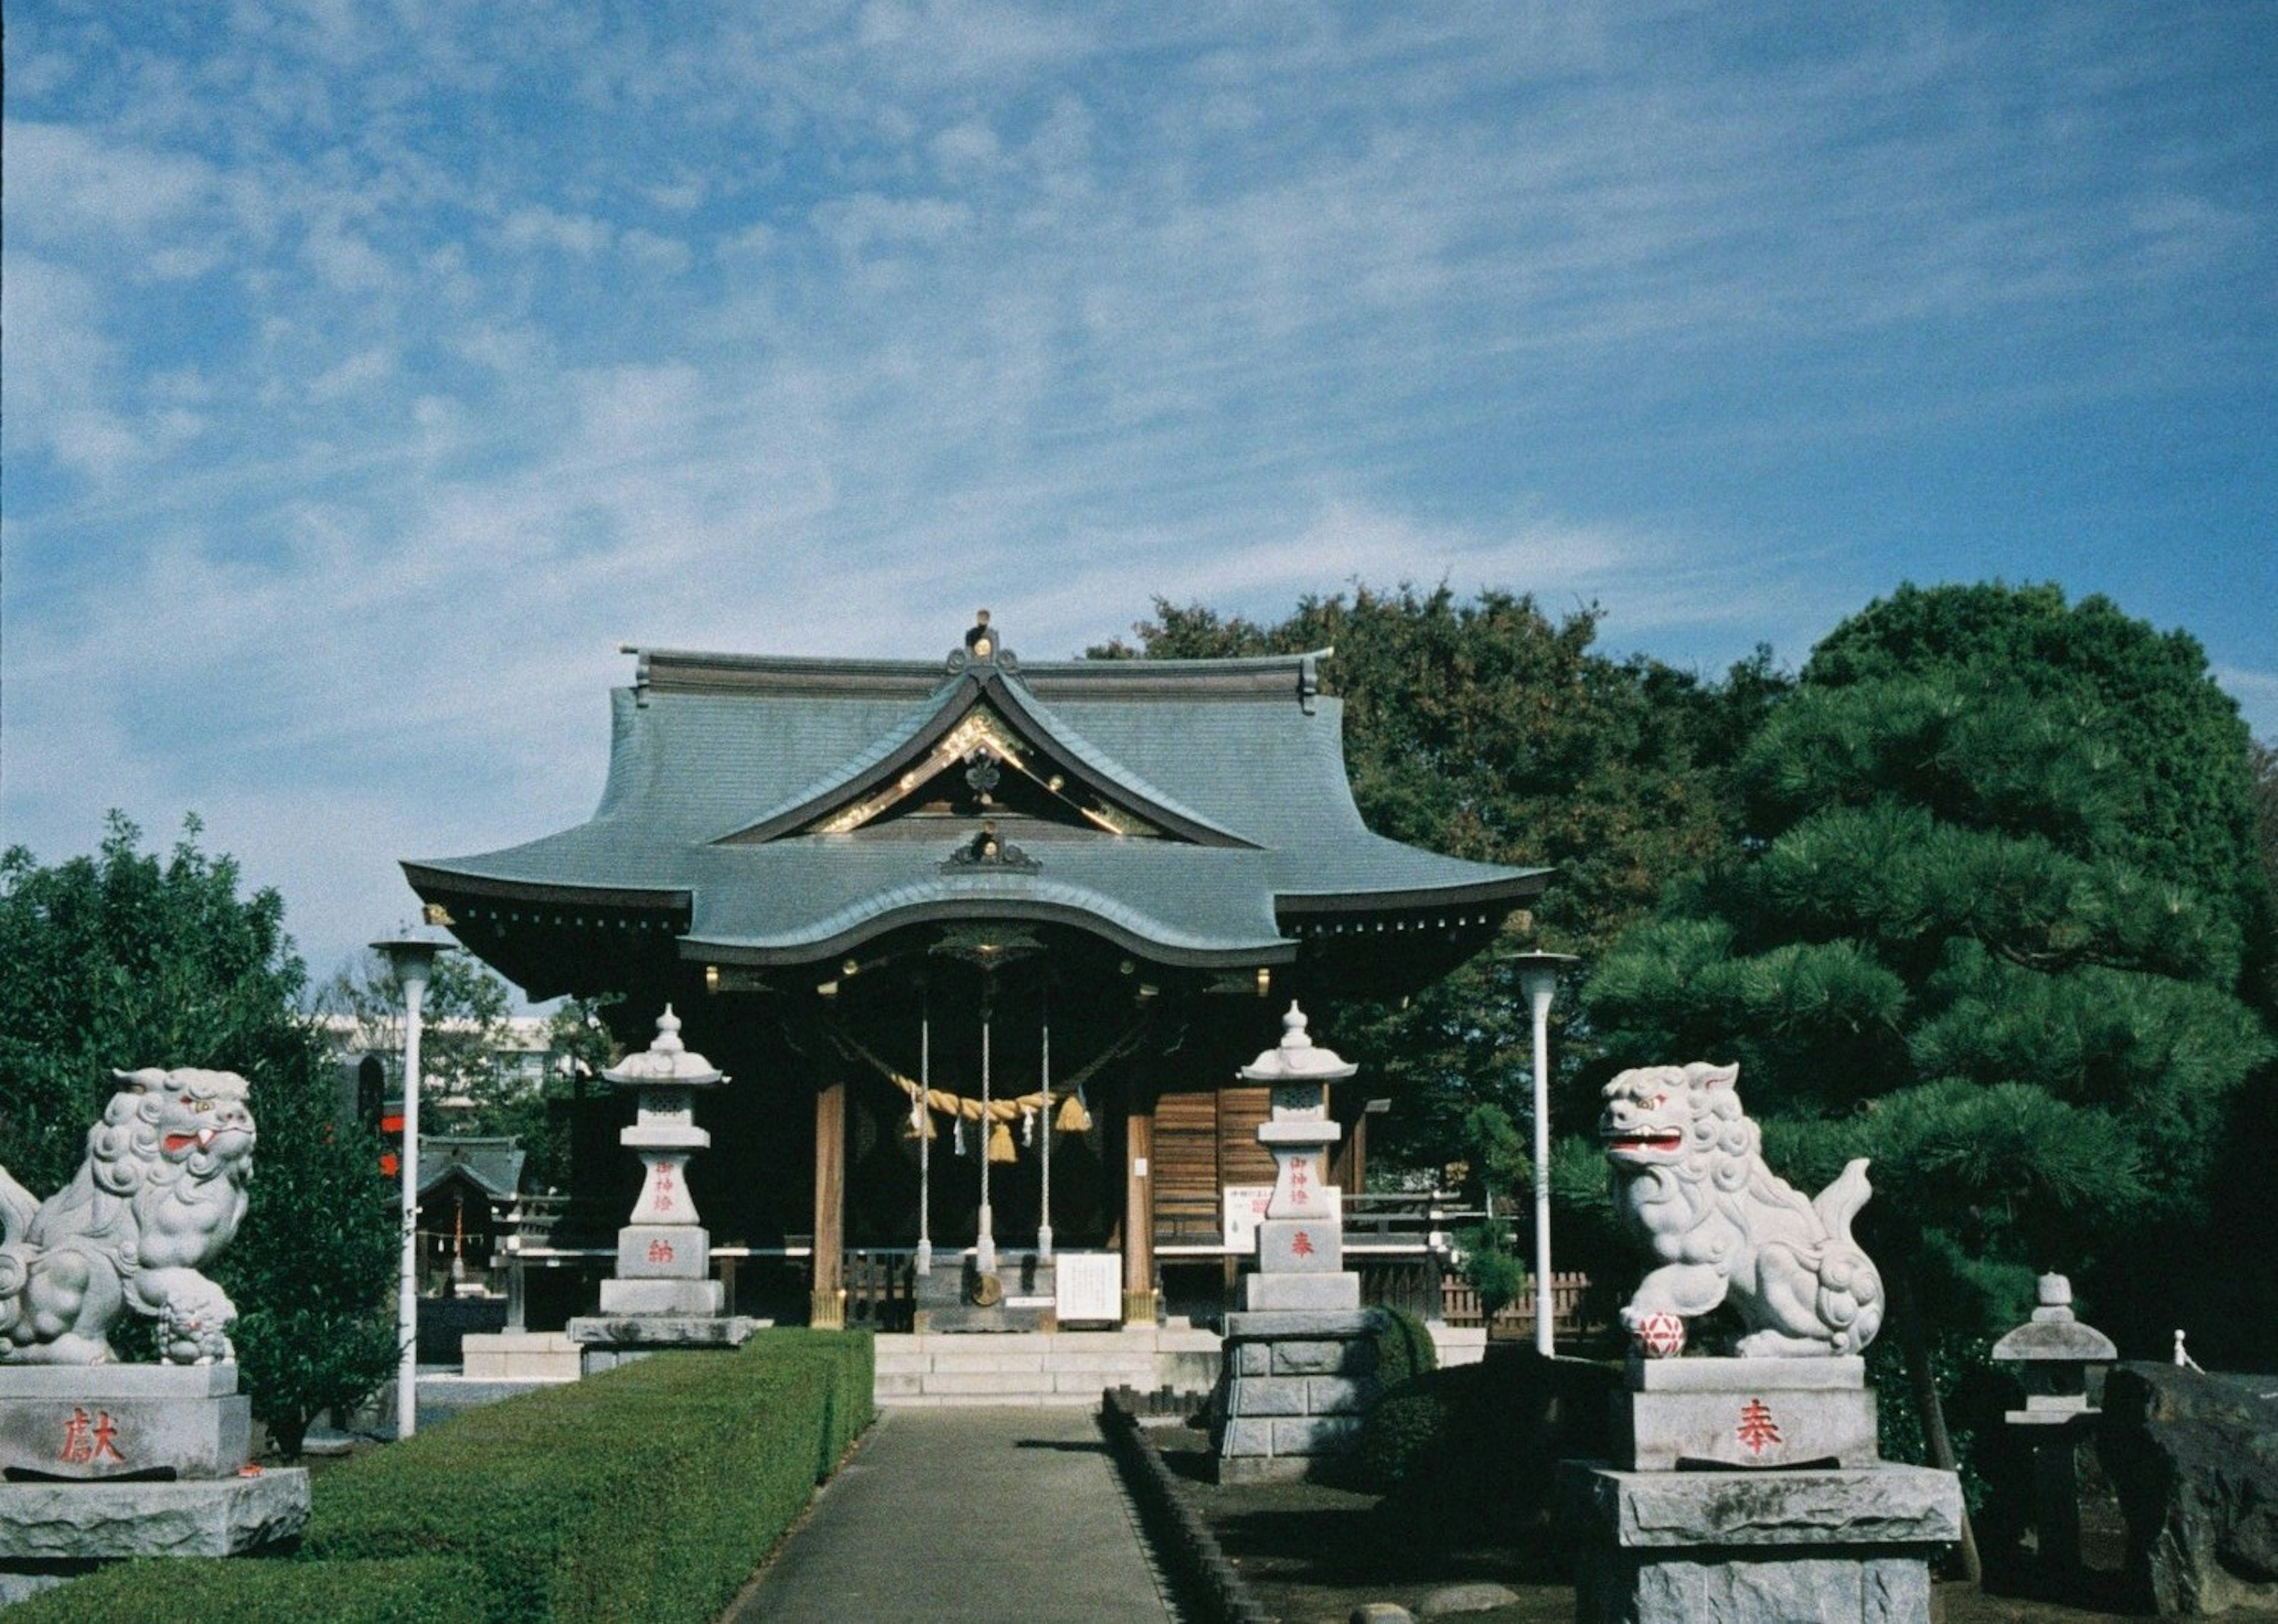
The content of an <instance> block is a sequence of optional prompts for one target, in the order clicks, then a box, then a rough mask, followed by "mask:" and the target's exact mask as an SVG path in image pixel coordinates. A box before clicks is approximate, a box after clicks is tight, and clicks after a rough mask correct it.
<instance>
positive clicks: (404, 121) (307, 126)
mask: <svg viewBox="0 0 2278 1624" xmlns="http://www.w3.org/2000/svg"><path fill="white" fill-rule="evenodd" d="M2252 32H2253V30H2252V29H2251V27H2245V26H2244V24H2243V23H2242V22H2241V21H2239V20H2238V19H2224V18H2223V17H2221V16H2219V15H2217V14H2216V13H2213V12H2205V13H2197V14H2194V15H2192V16H2191V17H2190V18H2188V19H2172V18H2171V19H2166V20H2165V21H2163V22H2162V23H2160V25H2159V26H2157V27H2154V26H2152V24H2150V23H2149V22H2147V21H2146V20H2144V19H2143V18H2142V17H2141V16H2140V15H2138V14H2137V13H2136V12H2135V11H2132V10H2131V9H2130V8H2128V7H2125V6H2120V5H2112V6H2106V5H2102V4H2086V5H2083V4H2068V5H2066V6H2063V7H2061V8H2058V7H2049V8H2038V7H2029V8H2027V10H2026V11H2024V12H2022V13H2014V14H2005V15H2004V16H2003V17H2001V18H1999V19H1991V18H1988V17H1985V16H1984V15H1983V14H1981V13H1979V12H1977V11H1974V10H1972V9H1971V8H1967V7H1960V6H1955V7H1938V6H1933V7H1930V8H1909V9H1907V10H1904V11H1892V12H1887V13H1877V12H1873V11H1869V12H1864V13H1856V14H1849V15H1846V16H1844V17H1840V18H1830V17H1827V16H1824V15H1823V14H1822V13H1820V12H1819V11H1817V9H1816V8H1808V9H1806V8H1798V9H1795V10H1793V11H1790V10H1786V9H1784V8H1774V9H1773V10H1771V11H1763V10H1762V8H1756V9H1754V10H1752V11H1749V12H1748V13H1747V15H1745V16H1743V15H1737V14H1733V15H1724V14H1719V13H1716V12H1715V11H1701V10H1700V9H1699V8H1696V7H1693V6H1689V5H1683V4H1653V3H1650V0H1640V3H1639V4H1612V3H1608V4H1592V5H1582V6H1567V5H1549V4H1541V5H1521V6H1512V5H1508V4H1481V5H1477V6H1464V5H1456V6H1451V7H1445V8H1437V9H1435V10H1434V11H1433V13H1431V14H1430V15H1429V16H1428V17H1423V18H1418V17H1414V16H1406V15H1395V14H1393V13H1379V12H1372V11H1359V12H1351V11H1341V10H1339V9H1338V8H1334V7H1330V6H1326V5H1324V6H1319V7H1314V6H1308V5H1297V6H1288V5H1275V6H1236V7H1232V8H1228V7H1222V6H1212V7H1200V6H1196V7H1184V6H1171V7H1153V6H1150V7H1119V6H1112V5H1102V6H1098V7H1078V8H1073V9H1071V8H1066V7H1060V6H1044V5H1033V6H1031V5H1016V4H987V5H980V6H975V5H950V4H920V3H915V0H913V3H911V4H889V3H886V0H876V3H874V4H859V5H848V4H829V3H826V0H814V3H813V4H787V5H782V6H770V7H768V8H765V9H764V10H761V11H738V12H732V13H722V12H721V11H716V10H715V9H713V8H704V7H677V6H668V7H663V8H653V9H650V10H646V11H635V12H629V13H626V14H624V15H623V16H622V17H619V18H617V19H612V20H601V19H597V18H596V17H595V16H594V15H593V14H592V13H591V12H590V11H588V10H586V9H585V8H581V7H572V6H569V5H566V4H564V5H547V4H541V5H538V6H535V7H516V8H514V9H513V10H512V11H511V12H507V11H500V10H498V9H497V8H493V7H488V6H484V5H480V4H471V3H458V0H421V4H417V5H411V6H398V7H395V8H392V9H390V10H387V11H372V10H369V9H366V8H357V7H350V6H344V5H337V4H316V3H313V0H312V3H310V4H300V5H293V6H272V7H261V8H240V9H239V10H237V11H233V12H231V13H230V14H229V15H228V16H227V17H226V18H225V19H218V20H217V19H206V20H205V21H204V22H203V23H199V24H196V25H195V26H194V25H193V22H192V20H191V19H187V17H185V18H183V19H173V18H172V17H171V16H168V15H167V14H164V13H150V14H149V15H148V16H146V17H143V18H141V19H135V18H131V17H128V18H109V17H103V18H98V17H97V16H96V15H95V14H91V13H81V12H80V11H78V10H77V9H76V8H73V7H69V6H65V5H63V4H47V3H46V0H27V4H21V5H17V6H13V7H11V14H10V44H11V50H10V63H9V65H10V70H11V73H10V80H11V82H10V89H11V98H10V100H11V106H10V111H11V119H10V121H9V123H8V126H7V128H6V131H5V148H4V157H5V164H6V172H5V187H4V192H0V204H4V209H5V225H6V233H5V249H6V255H7V260H6V276H5V280H4V285H0V293H4V299H5V305H6V308H5V311H4V323H5V343H6V357H5V359H6V363H7V364H6V366H5V368H4V372H0V388H4V408H5V411H4V418H0V433H4V436H5V450H6V453H7V462H6V472H7V487H6V496H7V502H6V508H5V514H4V530H0V537H4V543H5V546H6V550H7V565H8V568H7V572H6V576H5V580H4V591H5V597H4V599H0V614H4V616H5V630H6V638H5V642H4V645H0V661H4V674H5V684H4V690H0V728H4V731H0V822H4V826H5V827H4V834H5V835H6V837H7V838H9V839H23V840H27V841H29V842H32V843H33V844H34V846H35V847H38V848H40V849H41V850H43V851H46V852H49V853H50V854H57V855H60V854H62V853H64V852H66V851H69V850H77V849H81V848H84V847H85V846H87V845H88V844H89V843H90V842H92V840H93V839H94V838H95V834H96V827H97V820H98V819H99V816H100V813H101V812H102V810H103V807H105V806H107V805H111V804H119V805H123V806H125V807H126V809H127V810H129V811H130V812H134V814H136V815H137V816H139V817H141V819H142V820H143V821H145V822H146V823H147V824H149V825H151V826H152V827H166V826H168V825H170V824H171V823H172V820H173V818H174V816H175V815H176V813H177V812H179V811H180V809H183V808H189V807H195V808H196V809H198V810H200V811H201V812H204V813H205V814H206V815H207V816H208V818H209V821H210V826H211V827H212V829H213V834H214V840H215V842H216V843H217V844H219V845H222V846H224V847H225V848H226V849H233V850H241V852H243V853H244V855H245V856H246V858H247V860H248V867H249V868H250V870H251V871H252V872H253V873H256V875H257V876H262V877H266V878H274V879H276V880H277V881H279V883H281V884H284V885H285V886H286V888H287V896H288V902H289V903H291V905H292V909H293V913H294V919H295V920H296V923H297V925H298V927H299V928H300V929H301V931H302V934H303V936H304V938H306V939H307V940H308V942H309V944H310V948H311V950H312V952H313V953H314V954H315V955H316V956H317V958H318V959H319V962H320V963H328V962H329V961H330V960H331V959H332V958H333V957H337V956H338V954H339V953H340V952H342V951H345V950H346V949H347V947H348V946H349V945H352V944H353V943H354V942H355V941H359V940H361V939H362V937H363V934H369V932H370V930H371V929H372V928H374V926H375V923H376V922H377V923H385V922H386V919H388V918H390V917H392V916H393V913H394V911H396V910H397V909H398V908H400V906H401V902H402V898H403V894H402V892H401V886H400V881H398V880H397V879H396V878H395V876H394V870H393V859H394V858H396V857H398V856H402V855H409V854H413V853H430V854H432V853H434V852H437V851H440V850H467V849H476V848H480V847H485V846H489V845H493V844H498V843H502V842H506V841H508V840H511V839H517V838H523V837H525V836H528V835H535V834H538V833H541V832H543V831H544V830H546V829H547V828H549V827H557V826H559V825H561V824H562V823H565V822H568V821H569V820H572V819H574V818H575V817H576V816H577V815H579V813H581V812H582V811H583V810H584V808H585V805H586V804H588V803H589V802H590V799H591V797H592V794H593V793H594V792H595V791H596V789H598V786H599V782H600V758H601V755H602V753H603V752H604V751H605V749H606V739H605V737H604V733H603V722H602V707H601V702H600V695H601V690H603V689H604V688H605V687H606V686H607V685H608V684H609V683H610V682H615V681H618V680H621V679H622V677H623V673H624V669H625V667H624V662H623V660H621V659H620V658H619V657H618V656H617V655H616V654H615V647H616V644H617V643H618V642H619V641H620V640H625V639H631V640H634V641H645V642H650V643H656V644H683V645H689V644H699V645H700V644H712V645H717V646H727V647H756V648H766V649H774V650H778V651H796V652H867V653H905V654H918V655H928V654H930V653H931V652H934V651H935V650H936V648H938V647H942V646H945V645H946V644H947V642H948V641H949V640H951V639H952V638H953V637H954V636H955V634H956V631H957V629H959V626H960V625H961V623H962V617H963V615H964V614H966V613H967V611H968V610H969V609H970V608H971V607H972V606H974V605H975V604H977V603H980V602H982V601H987V602H989V603H990V605H991V606H992V607H993V608H994V609H996V610H997V612H998V614H999V616H1000V617H1001V619H1002V620H1003V621H1004V622H1005V625H1006V626H1007V628H1008V632H1009V633H1010V635H1011V636H1012V637H1013V641H1014V643H1015V645H1016V646H1018V647H1020V648H1021V650H1022V652H1024V653H1027V654H1028V655H1029V656H1030V657H1031V658H1049V657H1052V656H1056V655H1065V654H1067V653H1071V652H1074V651H1075V650H1077V649H1079V648H1081V647H1082V646H1083V645H1084V644H1087V643H1090V642H1095V641H1097V640H1099V639H1101V638H1103V637H1107V636H1110V635H1112V634H1114V633H1115V632H1118V631H1120V630H1122V629H1125V628H1127V627H1128V624H1129V623H1130V622H1131V621H1133V620H1135V619H1136V618H1138V617H1139V616H1140V615H1142V614H1145V613H1146V612H1147V609H1148V606H1149V603H1150V600H1151V599H1152V598H1153V597H1154V596H1156V595H1157V594H1158V593H1159V594H1163V595H1166V596H1169V597H1172V598H1173V599H1180V600H1182V601H1183V600H1189V599H1194V600H1200V601H1204V602H1209V603H1212V604H1215V605H1218V606H1223V607H1227V608H1231V609H1238V610H1241V611H1243V612H1245V613H1249V614H1253V615H1273V614H1280V613H1281V612H1283V611H1285V610H1286V609H1287V607H1288V606H1289V605H1291V604H1292V603H1294V601H1295V600H1296V598H1297V597H1298V596H1300V595H1302V594H1304V593H1307V592H1319V591H1338V590H1341V589H1342V588H1343V587H1345V586H1346V585H1348V584H1349V583H1351V582H1354V581H1365V582H1368V583H1372V584H1378V585H1386V584H1390V583H1395V582H1398V581H1401V580H1412V581H1415V582H1417V583H1424V584H1429V583H1437V582H1439V581H1441V580H1445V581H1447V582H1448V583H1449V584H1450V585H1452V586H1454V587H1455V588H1456V590H1458V591H1471V590H1473V589H1475V588H1477V587H1479V586H1482V585H1488V584H1494V585H1499V586H1510V587H1516V588H1518V589H1521V590H1532V591H1535V592H1537V593H1538V594H1539V595H1540V597H1541V598H1542V599H1543V600H1544V602H1545V603H1546V605H1547V606H1550V607H1552V608H1553V609H1560V608H1564V607H1568V606H1574V605H1579V604H1582V603H1586V602H1592V601H1595V602H1597V603H1599V604H1601V606H1603V607H1604V609H1605V610H1606V612H1607V620H1606V621H1605V629H1604V636H1605V637H1606V638H1607V640H1608V642H1609V644H1611V645H1613V646H1616V647H1617V648H1620V649H1623V650H1628V649H1646V650H1649V651H1651V652H1657V653H1661V654H1663V655H1665V656H1667V657H1669V658H1672V659H1677V660H1685V661H1696V660H1697V661H1701V662H1703V663H1706V664H1709V665H1712V666H1713V665H1716V664H1718V663H1721V662H1722V661H1723V660H1728V659H1731V658H1733V657H1735V656H1737V655H1739V653H1742V652H1746V650H1747V647H1748V646H1749V645H1750V644H1753V643H1754V642H1756V641H1757V640H1759V639H1760V638H1761V639H1769V640H1770V641H1772V642H1774V643H1775V644H1776V645H1777V647H1778V648H1779V650H1780V652H1782V653H1783V654H1784V655H1785V656H1787V657H1789V658H1791V659H1793V658H1800V655H1801V653H1802V652H1803V651H1804V648H1805V647H1806V646H1807V645H1808V642H1809V641H1810V639H1811V638H1812V637H1815V636H1816V635H1818V634H1819V633H1820V632H1821V631H1823V630H1824V629H1826V628H1827V627H1828V626H1829V625H1831V623H1832V622H1833V621H1835V620H1836V619H1837V618H1838V617H1839V616H1840V615H1841V614H1844V613H1846V612H1847V611H1848V610H1849V609H1851V608H1853V607H1855V606H1858V605H1859V604H1860V603H1861V602H1863V601H1864V600H1865V599H1867V598H1868V597H1869V596H1871V595H1873V594H1875V593H1877V592H1880V591H1887V590H1888V589H1889V588H1890V587H1891V586H1892V585H1893V584H1895V583H1896V582H1897V581H1898V580H1899V579H1900V578H1903V577H1905V576H1909V575H1912V576H1921V577H1926V578H1936V577H1938V576H1941V575H1947V574H1953V573H1956V572H1957V571H1958V572H1960V573H1964V574H1976V575H1991V574H2007V575H2008V576H2012V577H2015V578H2030V579H2038V578H2044V577H2049V576H2054V577H2056V578H2059V579H2061V580H2064V581H2065V582H2066V583H2068V585H2071V586H2073V587H2074V588H2075V590H2077V591H2091V590H2102V591H2110V592H2112V593H2113V594H2114V596H2116V597H2118V598H2119V599H2120V600H2121V602H2122V603H2123V605H2125V606H2129V607H2130V608H2131V609H2134V610H2135V611H2137V613H2140V614H2146V615H2148V616H2150V617H2151V618H2152V619H2154V620H2157V621H2160V622H2161V623H2162V624H2167V623H2175V622H2178V621H2181V622H2184V623H2187V624H2189V625H2190V627H2191V629H2193V630H2195V631H2197V632H2198V634H2199V635H2200V636H2201V637H2203V638H2204V639H2205V641H2206V642H2207V644H2208V645H2209V646H2210V648H2211V649H2213V651H2214V652H2215V653H2216V656H2217V658H2218V660H2221V662H2222V663H2223V666H2224V670H2225V681H2226V682H2227V683H2228V685H2229V686H2230V687H2231V689H2232V690H2233V691H2234V692H2236V693H2238V694H2240V695H2241V697H2242V698H2243V699H2244V700H2245V701H2246V703H2247V705H2248V707H2249V713H2250V715H2251V716H2254V717H2256V718H2257V719H2258V720H2257V725H2258V727H2259V728H2261V729H2262V730H2263V731H2264V732H2266V733H2269V732H2273V731H2278V715H2274V714H2273V705H2272V702H2271V701H2270V700H2269V698H2267V694H2263V697H2262V698H2255V697H2254V696H2256V695H2257V694H2259V693H2263V690H2261V689H2259V688H2258V686H2257V684H2258V683H2267V682H2268V681H2269V680H2270V679H2268V678H2267V677H2257V676H2255V675H2253V674H2254V673H2257V672H2267V671H2268V670H2269V669H2270V668H2271V667H2272V665H2273V661H2272V659H2271V657H2270V654H2269V650H2268V639H2267V626H2268V623H2269V620H2270V611H2271V610H2272V608H2273V607H2274V606H2278V563H2274V562H2273V561H2272V555H2273V553H2274V551H2278V550H2273V549H2271V548H2270V547H2269V546H2268V545H2267V544H2268V537H2267V522H2266V521H2267V514H2268V512H2270V511H2271V510H2272V508H2273V505H2274V504H2273V498H2274V496H2278V492H2274V490H2273V480H2274V476H2273V475H2272V473H2271V471H2270V469H2269V468H2268V466H2267V459H2263V460H2261V461H2257V459H2256V457H2255V456H2254V454H2253V447H2254V446H2256V445H2258V444H2259V440H2260V438H2261V437H2262V436H2263V435H2264V434H2265V433H2266V432H2267V430H2266V428H2265V426H2264V425H2267V421H2268V418H2269V416H2270V409H2271V408H2272V407H2273V405H2274V404H2278V403H2274V402H2273V400H2272V399H2271V396H2272V393H2273V385H2272V383H2271V379H2272V377H2274V376H2278V373H2274V369H2273V368H2272V367H2271V365H2270V362H2271V360H2272V351H2273V348H2274V344H2278V318H2274V311H2273V308H2272V304H2271V301H2270V300H2269V296H2268V291H2267V290H2268V288H2269V287H2270V286H2273V285H2278V278H2274V277H2273V275H2272V272H2273V270H2274V265H2273V259H2274V255H2273V243H2272V228H2273V218H2272V213H2271V210H2270V205H2269V202H2268V198H2267V173H2268V172H2269V168H2270V165H2271V164H2273V163H2274V162H2278V151H2274V147H2278V130H2274V126H2278V115H2274V111H2273V105H2272V103H2273V93H2272V92H2271V91H2270V89H2269V80H2267V76H2265V75H2259V74H2257V73H2255V72H2253V71H2252V69H2251V52H2248V53H2242V51H2241V50H2240V45H2241V43H2242V41H2241V38H2240V37H2238V36H2239V35H2241V34H2251V33H2252ZM2169 443H2172V444H2175V445H2177V446H2185V447H2187V448H2188V455H2187V456H2186V455H2184V454H2182V453H2179V454H2178V455H2177V458H2176V460H2175V462H2174V464H2173V466H2174V467H2175V468H2177V469H2181V468H2183V467H2185V466H2188V468H2189V469H2190V476H2189V477H2183V476H2182V474H2180V473H2176V474H2171V475H2169V476H2168V477H2167V478H2166V479H2164V480H2163V479H2161V478H2159V477H2153V476H2152V475H2150V474H2128V473H2124V472H2123V471H2122V470H2125V469H2143V468H2146V467H2152V466H2154V465H2156V462H2157V460H2156V459H2154V458H2152V457H2151V456H2150V455H2149V454H2146V453H2144V452H2143V451H2142V450H2141V449H2140V448H2141V447H2144V446H2153V445H2160V444H2169ZM2175 536H2182V537H2185V538H2189V541H2190V547H2191V552H2190V560H2191V562H2190V568H2181V569H2179V568H2172V567H2167V566H2163V565H2162V563H2161V562H2160V558H2161V553H2160V549H2159V547H2158V546H2155V545H2152V543H2153V542H2154V541H2155V540H2156V541H2158V542H2160V543H2162V544H2164V543H2165V542H2166V541H2167V540H2168V539H2169V538H2172V537H2175Z"/></svg>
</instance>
